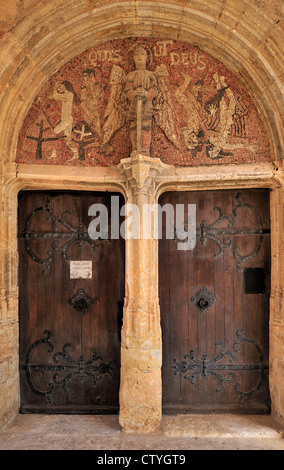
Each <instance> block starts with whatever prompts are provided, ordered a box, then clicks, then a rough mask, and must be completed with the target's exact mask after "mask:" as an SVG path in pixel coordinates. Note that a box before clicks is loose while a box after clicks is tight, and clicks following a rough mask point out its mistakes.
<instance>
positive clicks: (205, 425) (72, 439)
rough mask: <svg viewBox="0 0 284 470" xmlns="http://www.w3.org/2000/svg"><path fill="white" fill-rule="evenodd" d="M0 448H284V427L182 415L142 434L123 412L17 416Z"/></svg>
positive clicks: (256, 419)
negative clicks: (126, 426)
mask: <svg viewBox="0 0 284 470" xmlns="http://www.w3.org/2000/svg"><path fill="white" fill-rule="evenodd" d="M0 450H106V451H108V450H114V451H121V450H146V451H153V450H163V451H165V450H166V451H171V450H284V429H283V428H282V427H281V426H280V425H279V424H278V423H277V422H275V421H274V420H273V419H272V418H271V417H270V416H238V415H178V416H164V417H163V419H162V423H161V426H160V427H159V429H157V430H156V431H155V432H154V433H151V434H138V435H137V434H131V433H125V432H123V431H121V428H120V426H119V422H118V416H117V415H110V416H81V415H76V416H74V415H73V416H69V415H17V416H16V417H15V418H14V420H13V421H12V422H11V423H10V424H9V425H8V426H6V428H5V429H4V430H3V431H2V432H1V433H0Z"/></svg>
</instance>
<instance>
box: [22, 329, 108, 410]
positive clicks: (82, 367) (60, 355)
mask: <svg viewBox="0 0 284 470" xmlns="http://www.w3.org/2000/svg"><path fill="white" fill-rule="evenodd" d="M44 333H45V335H46V338H42V339H39V340H37V341H35V342H34V343H33V344H32V345H31V346H30V348H29V350H28V353H27V356H26V363H25V364H24V365H21V366H20V370H25V371H26V376H27V381H28V383H29V385H30V387H31V389H32V390H33V392H35V393H36V394H37V395H40V396H42V397H45V399H46V405H47V406H48V405H52V402H53V394H54V392H55V385H62V387H63V390H64V391H65V392H67V393H72V390H71V389H70V388H68V384H69V382H70V381H71V379H72V378H73V377H75V376H79V377H80V379H81V380H84V379H85V378H86V377H88V378H89V379H91V381H92V384H93V386H95V385H96V384H97V382H98V381H99V380H102V375H103V374H108V375H109V376H112V370H113V369H114V367H112V366H111V362H109V363H108V364H104V363H103V362H99V361H102V358H101V357H100V356H99V355H97V353H96V352H95V351H93V352H92V353H91V359H90V360H87V361H85V360H84V357H83V356H80V357H79V359H78V361H74V360H73V359H72V358H71V356H70V355H69V353H68V349H69V348H71V347H72V344H70V343H66V344H64V346H63V348H62V351H60V352H57V353H55V354H54V355H53V363H54V364H33V361H32V356H33V353H34V351H35V349H36V348H38V347H40V345H42V344H46V345H48V346H49V350H48V352H49V353H50V354H51V353H53V351H54V345H53V343H52V342H51V340H50V338H51V333H50V332H49V331H48V330H45V332H44ZM60 360H63V361H65V363H63V364H60ZM39 371H44V372H53V373H54V374H53V382H50V383H49V390H46V391H43V390H39V389H38V388H37V386H36V385H35V383H34V381H33V373H35V372H39ZM60 374H61V375H60Z"/></svg>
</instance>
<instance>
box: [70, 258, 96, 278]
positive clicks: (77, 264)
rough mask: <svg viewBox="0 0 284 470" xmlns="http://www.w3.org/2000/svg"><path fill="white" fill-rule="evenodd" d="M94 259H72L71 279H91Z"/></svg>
mask: <svg viewBox="0 0 284 470" xmlns="http://www.w3.org/2000/svg"><path fill="white" fill-rule="evenodd" d="M91 278H92V261H70V279H91Z"/></svg>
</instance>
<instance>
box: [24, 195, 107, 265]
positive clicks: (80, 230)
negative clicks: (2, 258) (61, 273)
mask: <svg viewBox="0 0 284 470" xmlns="http://www.w3.org/2000/svg"><path fill="white" fill-rule="evenodd" d="M42 212H46V213H47V214H48V219H49V221H50V223H51V228H52V230H51V231H50V232H31V230H30V227H31V223H32V221H33V219H34V217H36V216H37V215H38V214H39V213H42ZM71 213H72V211H70V210H66V211H64V212H63V214H62V216H61V217H60V218H58V219H54V217H53V213H52V210H51V208H50V200H49V199H47V200H46V204H45V205H44V206H41V207H37V208H36V209H34V210H33V211H32V212H31V214H30V215H29V217H28V218H27V221H26V225H25V230H24V232H20V233H18V238H24V239H25V245H26V250H27V252H28V254H29V255H30V257H31V258H32V260H33V261H35V262H36V263H39V264H43V265H45V267H46V269H45V274H49V273H50V270H51V264H52V261H53V251H54V252H59V253H61V254H62V258H63V259H64V260H65V261H70V257H69V256H68V249H69V248H70V246H71V245H73V244H74V243H76V244H78V245H79V246H83V244H84V243H88V244H89V245H90V246H91V248H92V250H95V249H96V248H97V247H99V246H101V244H102V242H106V241H107V240H108V238H106V239H102V238H98V239H97V240H93V239H91V238H90V237H89V234H88V230H87V228H86V227H85V226H84V225H83V224H81V223H80V224H79V225H78V227H73V226H72V225H71V224H70V223H69V222H68V220H67V217H68V215H69V214H71ZM59 226H63V227H65V229H67V231H59V230H58V227H59ZM32 240H52V244H51V247H52V249H53V251H48V252H47V255H48V256H47V257H46V258H44V259H40V258H39V257H38V256H36V254H35V253H34V251H33V250H32V248H31V241H32ZM58 240H66V242H65V243H64V244H63V245H61V246H58Z"/></svg>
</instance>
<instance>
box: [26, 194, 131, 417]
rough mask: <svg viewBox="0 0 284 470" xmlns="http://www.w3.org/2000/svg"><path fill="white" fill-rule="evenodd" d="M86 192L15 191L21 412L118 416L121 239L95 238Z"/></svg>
mask: <svg viewBox="0 0 284 470" xmlns="http://www.w3.org/2000/svg"><path fill="white" fill-rule="evenodd" d="M112 196H115V197H116V198H117V199H116V201H119V204H122V202H123V201H122V200H121V197H120V196H119V195H114V194H109V193H88V192H55V191H50V192H41V191H38V192H34V191H28V192H21V193H20V195H19V206H18V210H19V230H18V247H19V309H20V385H21V411H22V412H25V413H28V412H33V413H36V412H39V413H116V412H118V406H119V402H118V395H119V380H120V331H121V325H122V306H123V300H124V240H123V239H121V238H119V239H113V238H111V237H110V236H109V238H108V239H102V240H100V239H98V240H94V239H93V237H92V238H91V237H90V236H89V233H88V227H89V224H90V222H91V221H92V220H93V219H94V217H90V216H89V215H88V213H89V208H90V207H91V206H92V205H93V204H102V205H103V206H105V207H106V208H107V213H108V216H109V218H111V197H112Z"/></svg>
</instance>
